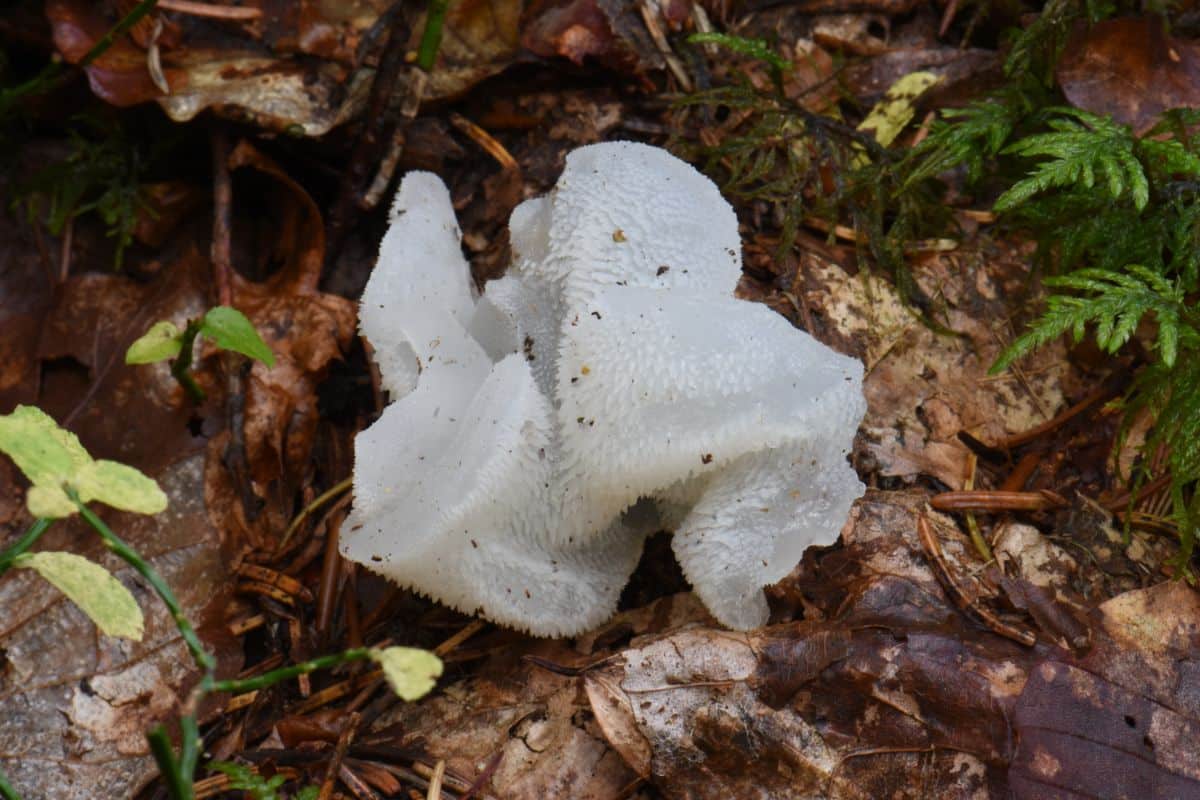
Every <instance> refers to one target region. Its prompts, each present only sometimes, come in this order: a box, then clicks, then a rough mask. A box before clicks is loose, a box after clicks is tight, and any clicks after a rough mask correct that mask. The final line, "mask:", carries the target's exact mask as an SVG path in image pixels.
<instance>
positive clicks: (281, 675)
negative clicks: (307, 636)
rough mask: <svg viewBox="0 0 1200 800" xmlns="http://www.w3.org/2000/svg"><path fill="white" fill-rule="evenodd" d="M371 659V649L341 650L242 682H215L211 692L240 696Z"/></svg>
mask: <svg viewBox="0 0 1200 800" xmlns="http://www.w3.org/2000/svg"><path fill="white" fill-rule="evenodd" d="M370 657H371V649H370V648H368V647H357V648H354V649H351V650H343V651H342V652H340V653H333V654H332V655H328V656H321V657H320V658H314V659H312V660H311V661H305V662H302V663H300V664H293V665H291V666H290V667H280V668H279V669H276V670H272V671H270V672H266V673H263V674H262V675H257V676H255V677H253V678H245V679H243V680H229V681H215V682H214V683H213V684H212V690H213V691H215V692H232V693H234V694H240V693H242V692H252V691H254V690H255V689H265V688H267V687H268V686H274V685H275V684H276V683H279V682H280V681H285V680H288V679H289V678H295V677H297V676H299V675H307V674H308V673H310V672H315V671H316V670H319V669H326V668H328V667H336V666H338V665H339V664H345V663H347V662H349V661H364V660H366V659H369V658H370Z"/></svg>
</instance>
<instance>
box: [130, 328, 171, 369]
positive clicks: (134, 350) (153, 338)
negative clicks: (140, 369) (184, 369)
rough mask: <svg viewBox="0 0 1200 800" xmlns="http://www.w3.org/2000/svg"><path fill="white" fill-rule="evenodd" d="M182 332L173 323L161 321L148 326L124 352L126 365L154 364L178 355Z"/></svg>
mask: <svg viewBox="0 0 1200 800" xmlns="http://www.w3.org/2000/svg"><path fill="white" fill-rule="evenodd" d="M182 337H183V332H182V331H180V330H179V328H177V327H175V323H174V322H171V321H169V320H165V319H164V320H162V321H161V322H156V323H154V324H153V325H151V326H150V330H148V331H146V332H145V333H143V334H142V336H141V338H139V339H138V340H137V341H136V342H134V343H133V344H131V345H129V349H128V350H126V351H125V363H126V364H154V363H157V362H159V361H166V360H167V359H168V358H174V357H175V356H177V355H179V351H180V350H182V349H183V340H182Z"/></svg>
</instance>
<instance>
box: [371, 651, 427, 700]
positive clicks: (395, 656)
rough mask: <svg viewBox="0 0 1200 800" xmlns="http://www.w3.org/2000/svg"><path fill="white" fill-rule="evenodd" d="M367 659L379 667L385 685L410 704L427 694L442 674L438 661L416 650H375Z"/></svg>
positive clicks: (424, 652)
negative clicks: (386, 683)
mask: <svg viewBox="0 0 1200 800" xmlns="http://www.w3.org/2000/svg"><path fill="white" fill-rule="evenodd" d="M371 658H372V659H374V661H375V662H376V663H377V664H379V666H380V668H381V669H382V670H383V674H384V677H386V678H387V682H388V685H389V686H391V687H392V691H393V692H395V693H396V695H397V696H398V697H399V698H400V699H401V700H408V701H410V702H411V701H413V700H416V699H418V698H421V697H424V696H425V695H427V694H429V692H430V691H431V690H432V689H433V687H434V686H436V685H437V679H438V678H439V677H441V674H442V660H441V659H440V658H438V657H437V656H435V655H434V654H433V653H431V652H429V651H428V650H421V649H420V648H416V647H388V648H385V649H383V650H375V651H373V652H372V653H371Z"/></svg>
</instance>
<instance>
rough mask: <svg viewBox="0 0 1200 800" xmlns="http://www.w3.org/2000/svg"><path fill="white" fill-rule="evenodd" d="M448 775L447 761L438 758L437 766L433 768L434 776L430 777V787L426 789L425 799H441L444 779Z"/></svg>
mask: <svg viewBox="0 0 1200 800" xmlns="http://www.w3.org/2000/svg"><path fill="white" fill-rule="evenodd" d="M445 777H446V761H445V759H441V758H439V759H438V762H437V766H435V767H434V768H433V776H432V777H430V779H429V788H428V789H427V790H426V791H425V800H441V798H442V780H443V779H444V778H445Z"/></svg>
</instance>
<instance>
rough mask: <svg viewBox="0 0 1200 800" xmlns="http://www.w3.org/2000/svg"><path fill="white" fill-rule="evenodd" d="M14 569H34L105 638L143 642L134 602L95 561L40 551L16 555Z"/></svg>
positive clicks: (142, 622) (117, 582) (119, 583)
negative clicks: (63, 595) (116, 637)
mask: <svg viewBox="0 0 1200 800" xmlns="http://www.w3.org/2000/svg"><path fill="white" fill-rule="evenodd" d="M14 566H16V567H25V568H27V569H32V570H35V571H36V572H37V573H38V574H39V575H41V576H42V577H43V578H45V579H46V580H47V581H49V582H50V583H52V584H54V586H55V588H57V589H58V590H59V591H60V592H62V593H63V594H65V595H66V596H67V597H69V598H70V599H71V602H73V603H74V604H75V605H77V606H79V608H80V610H82V611H83V613H85V614H87V615H88V618H89V619H91V620H92V622H94V623H96V627H97V628H99V629H100V630H101V632H103V633H104V635H105V636H119V637H122V638H125V639H132V640H134V641H135V642H140V641H141V640H142V633H143V630H144V627H145V621H144V619H143V617H142V610H141V608H139V607H138V604H137V600H135V599H134V598H133V595H132V594H130V593H129V590H128V589H126V588H125V586H124V584H122V583H121V582H120V581H119V580H117V579H116V578H114V577H113V575H112V573H111V572H109V571H108V570H106V569H105V568H104V567H102V566H100V565H99V564H97V563H96V562H94V561H91V560H89V559H86V558H84V557H83V556H77V555H75V554H74V553H64V552H60V551H43V552H40V553H25V554H23V555H20V556H18V557H17V559H16V561H15V562H14Z"/></svg>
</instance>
